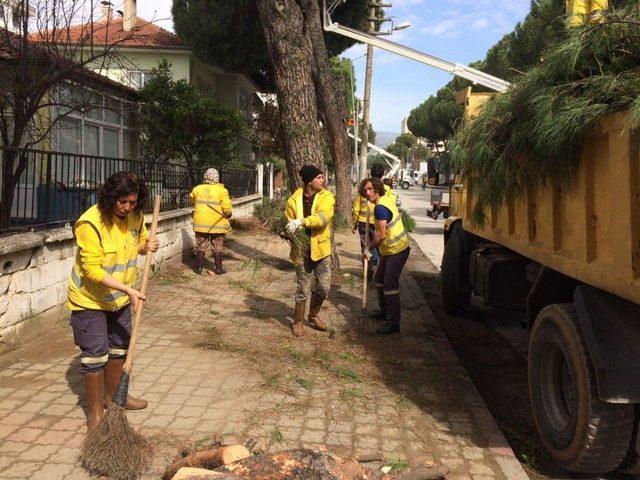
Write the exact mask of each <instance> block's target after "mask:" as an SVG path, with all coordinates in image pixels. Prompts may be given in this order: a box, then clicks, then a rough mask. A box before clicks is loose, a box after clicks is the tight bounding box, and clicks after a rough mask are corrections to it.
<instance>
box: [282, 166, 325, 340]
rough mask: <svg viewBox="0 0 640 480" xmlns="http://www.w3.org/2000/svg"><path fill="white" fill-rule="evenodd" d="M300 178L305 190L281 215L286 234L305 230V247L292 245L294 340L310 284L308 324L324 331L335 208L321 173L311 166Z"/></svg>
mask: <svg viewBox="0 0 640 480" xmlns="http://www.w3.org/2000/svg"><path fill="white" fill-rule="evenodd" d="M300 177H301V178H302V182H303V183H304V186H303V187H301V188H298V189H297V190H296V191H295V192H294V193H293V195H291V197H289V199H288V200H287V203H286V205H285V211H284V213H285V216H286V218H287V220H288V223H287V228H286V230H287V234H288V235H289V236H293V235H299V232H298V230H299V229H304V230H303V231H304V233H305V235H306V237H307V238H308V243H307V242H305V243H304V244H303V245H302V246H301V245H300V243H301V242H296V241H292V242H291V261H292V262H293V263H294V264H295V265H296V280H297V288H296V297H295V301H296V306H295V314H294V320H293V327H292V330H293V335H294V336H296V337H301V336H302V335H304V327H303V325H302V322H303V320H304V314H305V307H306V303H307V297H308V296H309V293H310V291H311V283H312V280H314V288H313V293H312V294H311V303H310V305H309V318H308V320H309V322H310V323H311V324H312V325H313V326H314V327H315V328H316V329H318V330H321V331H324V330H326V329H327V324H326V323H325V322H324V321H323V320H322V319H321V318H320V317H319V313H320V308H321V307H322V302H324V300H325V298H327V295H328V294H329V289H330V288H331V227H332V221H333V209H334V205H335V199H334V197H333V194H332V193H331V192H329V191H328V190H325V188H324V176H323V174H322V170H320V169H319V168H318V167H315V166H313V165H304V166H303V167H302V168H301V169H300Z"/></svg>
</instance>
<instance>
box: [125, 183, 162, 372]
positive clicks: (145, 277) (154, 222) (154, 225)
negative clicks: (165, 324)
mask: <svg viewBox="0 0 640 480" xmlns="http://www.w3.org/2000/svg"><path fill="white" fill-rule="evenodd" d="M160 199H161V197H160V195H156V197H155V199H154V203H153V217H152V219H151V234H150V235H149V238H152V237H155V236H156V232H157V230H158V216H159V215H160ZM152 263H153V252H147V261H146V262H145V263H144V272H143V274H142V286H141V288H140V293H141V294H142V295H145V296H146V294H147V285H148V284H149V273H150V272H151V264H152ZM142 307H144V301H143V300H140V301H139V302H138V308H137V309H136V313H135V316H134V318H133V327H132V329H131V339H130V340H129V350H128V352H127V360H126V361H125V362H124V366H123V367H122V370H123V371H124V372H125V373H126V374H130V373H131V367H132V365H133V351H134V349H135V346H136V340H137V339H138V330H139V328H140V319H141V318H142Z"/></svg>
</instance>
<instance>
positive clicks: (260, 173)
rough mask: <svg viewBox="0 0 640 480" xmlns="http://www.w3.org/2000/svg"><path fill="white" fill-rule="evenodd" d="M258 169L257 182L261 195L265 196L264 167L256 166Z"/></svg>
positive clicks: (261, 165)
mask: <svg viewBox="0 0 640 480" xmlns="http://www.w3.org/2000/svg"><path fill="white" fill-rule="evenodd" d="M256 169H257V170H258V178H257V180H256V183H257V185H256V186H257V187H258V188H257V189H258V193H259V194H260V195H263V194H264V165H263V164H261V163H259V164H258V165H256Z"/></svg>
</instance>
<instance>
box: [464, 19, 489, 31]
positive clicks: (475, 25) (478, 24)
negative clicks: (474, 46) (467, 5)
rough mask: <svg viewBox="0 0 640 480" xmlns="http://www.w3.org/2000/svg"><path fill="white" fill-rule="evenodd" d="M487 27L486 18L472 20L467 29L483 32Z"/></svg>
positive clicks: (487, 20)
mask: <svg viewBox="0 0 640 480" xmlns="http://www.w3.org/2000/svg"><path fill="white" fill-rule="evenodd" d="M488 26H489V19H487V18H478V19H477V20H474V21H473V22H472V23H471V26H470V27H469V28H471V30H475V31H478V30H484V29H485V28H487V27H488Z"/></svg>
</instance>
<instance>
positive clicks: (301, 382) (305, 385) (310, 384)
mask: <svg viewBox="0 0 640 480" xmlns="http://www.w3.org/2000/svg"><path fill="white" fill-rule="evenodd" d="M293 380H294V381H295V382H296V383H297V384H298V385H300V386H301V387H302V388H304V389H305V390H311V389H312V388H313V382H312V381H311V380H307V379H306V378H304V377H298V376H295V377H293Z"/></svg>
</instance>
